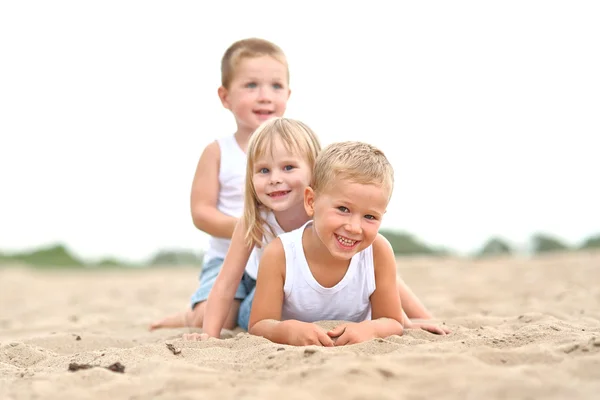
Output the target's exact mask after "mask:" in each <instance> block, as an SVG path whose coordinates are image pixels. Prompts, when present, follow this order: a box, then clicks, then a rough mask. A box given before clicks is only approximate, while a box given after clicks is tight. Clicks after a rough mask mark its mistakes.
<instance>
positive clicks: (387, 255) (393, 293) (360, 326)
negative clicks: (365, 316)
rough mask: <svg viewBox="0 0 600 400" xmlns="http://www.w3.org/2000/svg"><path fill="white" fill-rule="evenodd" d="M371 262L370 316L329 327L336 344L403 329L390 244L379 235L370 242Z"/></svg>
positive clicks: (394, 260) (394, 265)
mask: <svg viewBox="0 0 600 400" xmlns="http://www.w3.org/2000/svg"><path fill="white" fill-rule="evenodd" d="M373 263H374V265H375V291H374V292H373V294H371V318H372V319H371V320H368V321H363V322H359V323H348V324H342V325H339V326H337V327H335V328H334V329H332V330H331V331H329V332H328V335H329V336H331V337H333V338H336V339H335V345H336V346H343V345H346V344H354V343H360V342H364V341H366V340H370V339H373V338H386V337H388V336H391V335H402V334H403V333H404V327H403V322H404V318H405V316H404V312H403V311H402V306H401V303H400V297H399V296H398V289H397V288H396V258H395V257H394V252H393V250H392V247H391V245H390V244H389V242H388V241H387V239H385V238H384V237H383V236H381V235H378V236H377V238H376V239H375V241H374V242H373Z"/></svg>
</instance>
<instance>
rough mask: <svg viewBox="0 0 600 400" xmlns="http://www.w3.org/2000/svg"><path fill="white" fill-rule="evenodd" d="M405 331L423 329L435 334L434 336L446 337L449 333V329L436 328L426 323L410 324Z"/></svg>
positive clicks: (443, 327)
mask: <svg viewBox="0 0 600 400" xmlns="http://www.w3.org/2000/svg"><path fill="white" fill-rule="evenodd" d="M406 328H407V329H423V330H424V331H427V332H430V333H433V334H436V335H447V334H449V333H450V329H448V328H446V327H445V326H437V325H433V324H430V323H427V322H411V323H410V325H409V326H407V327H406Z"/></svg>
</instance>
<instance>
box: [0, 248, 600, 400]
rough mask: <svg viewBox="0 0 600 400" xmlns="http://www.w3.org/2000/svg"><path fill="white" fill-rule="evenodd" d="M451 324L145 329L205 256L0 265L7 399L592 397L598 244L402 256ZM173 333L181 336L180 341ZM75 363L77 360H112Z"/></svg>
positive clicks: (0, 358) (599, 316)
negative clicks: (515, 253) (288, 333)
mask: <svg viewBox="0 0 600 400" xmlns="http://www.w3.org/2000/svg"><path fill="white" fill-rule="evenodd" d="M399 272H400V274H401V275H402V276H403V277H404V279H405V280H406V281H407V282H408V284H409V285H410V286H411V287H412V288H413V290H414V291H415V292H416V293H417V294H418V295H419V296H420V297H421V299H422V300H423V301H424V302H425V304H426V305H427V306H428V308H429V309H430V310H431V311H432V312H433V313H434V314H435V315H436V317H437V318H438V319H439V322H440V323H445V324H446V325H447V326H449V327H450V328H451V329H452V331H453V332H452V334H450V335H448V336H445V337H442V336H436V335H432V334H430V333H427V332H424V331H408V332H407V333H406V334H405V335H404V336H402V337H398V336H394V337H390V338H387V339H382V340H373V341H370V342H366V343H362V344H358V345H353V346H346V347H338V348H319V347H314V346H311V347H305V348H294V347H290V346H282V345H278V344H273V343H270V342H268V341H267V340H265V339H263V338H258V337H253V336H250V335H248V334H247V333H245V332H235V331H234V332H231V331H224V332H223V334H224V337H229V339H225V340H218V339H211V340H209V341H207V342H186V341H183V340H182V339H181V334H182V333H185V332H188V331H189V330H186V329H171V330H160V331H155V332H148V331H147V326H148V324H149V323H150V322H151V321H153V320H154V319H156V318H158V317H160V316H163V315H165V314H168V313H172V312H173V311H177V310H182V309H184V308H185V307H186V305H187V301H188V298H189V295H190V294H191V293H192V291H193V290H194V288H195V285H196V279H197V274H198V271H197V270H196V269H195V268H192V267H189V268H181V267H178V268H174V267H171V268H169V267H164V268H156V269H146V270H108V271H56V270H55V271H39V270H32V269H28V268H8V267H7V268H2V269H0V304H1V308H0V309H1V312H0V399H3V400H10V399H38V398H39V399H48V400H49V399H61V400H64V399H111V400H114V399H118V398H125V399H150V398H152V399H202V398H208V399H217V398H223V399H234V398H235V399H242V398H243V399H271V398H273V399H275V398H285V399H311V398H322V399H338V400H339V399H342V400H350V399H399V398H405V399H432V398H444V399H536V398H543V399H567V398H568V399H592V398H598V396H599V393H600V253H579V254H561V255H552V256H545V257H539V258H534V259H527V258H517V259H509V258H498V259H494V260H486V261H472V260H463V259H434V258H405V259H401V260H399ZM168 345H172V347H171V349H169V347H168ZM117 362H118V363H120V365H122V366H124V372H122V373H119V372H113V371H111V370H108V369H106V368H99V367H96V368H90V369H85V370H77V371H69V370H68V369H69V365H70V364H71V363H80V364H91V365H97V366H100V367H108V366H110V365H111V364H114V363H117Z"/></svg>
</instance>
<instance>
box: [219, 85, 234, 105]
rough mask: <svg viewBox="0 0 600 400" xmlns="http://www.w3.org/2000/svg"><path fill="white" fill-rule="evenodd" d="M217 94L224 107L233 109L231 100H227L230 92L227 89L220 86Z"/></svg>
mask: <svg viewBox="0 0 600 400" xmlns="http://www.w3.org/2000/svg"><path fill="white" fill-rule="evenodd" d="M217 94H218V95H219V100H221V104H223V107H225V108H226V109H228V110H230V109H231V108H230V106H229V100H227V96H228V95H229V91H228V90H227V89H226V88H225V87H223V86H219V89H218V90H217Z"/></svg>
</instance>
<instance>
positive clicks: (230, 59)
mask: <svg viewBox="0 0 600 400" xmlns="http://www.w3.org/2000/svg"><path fill="white" fill-rule="evenodd" d="M261 56H270V57H273V58H274V59H275V60H277V61H279V62H280V63H282V64H283V65H285V67H286V70H287V75H288V83H289V80H290V71H289V67H288V63H287V58H286V57H285V54H284V53H283V50H281V48H279V46H277V45H276V44H274V43H271V42H269V41H268V40H264V39H258V38H249V39H243V40H238V41H237V42H235V43H233V44H232V45H231V46H229V48H228V49H227V50H226V51H225V54H223V58H222V59H221V85H222V86H223V87H224V88H225V89H229V85H230V84H231V81H232V80H233V78H234V77H235V70H236V68H237V66H238V65H239V63H240V61H241V60H243V59H245V58H254V57H261Z"/></svg>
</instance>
